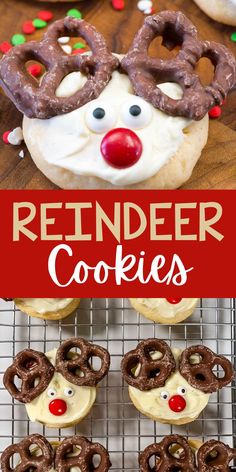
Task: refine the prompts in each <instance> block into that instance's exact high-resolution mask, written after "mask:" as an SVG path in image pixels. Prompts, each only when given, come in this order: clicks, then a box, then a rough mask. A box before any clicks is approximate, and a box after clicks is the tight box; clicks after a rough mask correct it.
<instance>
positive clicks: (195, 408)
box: [129, 349, 210, 422]
mask: <svg viewBox="0 0 236 472" xmlns="http://www.w3.org/2000/svg"><path fill="white" fill-rule="evenodd" d="M172 352H173V354H174V356H175V359H176V361H178V359H179V357H180V354H181V351H180V350H179V349H173V350H172ZM180 387H181V388H185V390H186V393H185V394H184V399H185V401H186V407H185V409H184V410H183V411H182V412H178V413H175V412H174V411H172V410H171V409H170V408H169V405H168V400H169V398H171V397H172V396H173V395H176V394H179V388H180ZM129 392H130V393H131V395H132V397H134V398H135V403H136V404H137V406H139V407H140V410H141V411H142V412H143V413H144V414H145V413H146V414H147V415H151V416H153V417H155V418H157V419H159V420H161V421H170V422H171V420H181V419H184V418H190V419H194V418H195V417H196V416H199V414H200V413H201V411H202V410H203V409H204V408H205V407H206V405H207V403H208V401H209V397H210V395H209V394H207V393H203V392H201V391H200V390H197V389H196V388H193V387H191V385H189V384H188V382H187V381H186V380H185V379H184V377H182V375H181V374H180V373H179V371H178V370H176V371H175V372H174V373H173V374H172V375H171V376H170V377H169V378H168V379H167V381H166V383H165V386H164V387H161V388H153V389H152V390H149V391H141V390H139V389H137V388H135V387H132V386H129ZM165 393H166V394H167V395H168V398H167V399H164V398H163V396H164V394H165Z"/></svg>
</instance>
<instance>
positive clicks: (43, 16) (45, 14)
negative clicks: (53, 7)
mask: <svg viewBox="0 0 236 472" xmlns="http://www.w3.org/2000/svg"><path fill="white" fill-rule="evenodd" d="M38 18H40V20H43V21H50V20H52V18H53V13H52V12H51V11H49V10H41V11H39V12H38Z"/></svg>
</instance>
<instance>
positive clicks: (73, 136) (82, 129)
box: [24, 71, 190, 186]
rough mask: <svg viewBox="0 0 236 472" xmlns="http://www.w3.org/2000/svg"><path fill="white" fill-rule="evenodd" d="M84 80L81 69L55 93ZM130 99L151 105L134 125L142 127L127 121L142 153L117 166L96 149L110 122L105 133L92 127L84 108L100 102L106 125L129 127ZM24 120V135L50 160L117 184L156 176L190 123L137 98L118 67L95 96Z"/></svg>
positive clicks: (171, 91)
mask: <svg viewBox="0 0 236 472" xmlns="http://www.w3.org/2000/svg"><path fill="white" fill-rule="evenodd" d="M85 81H86V79H85V78H84V77H83V76H82V75H81V74H80V72H73V73H71V74H69V75H68V76H67V77H65V78H64V79H63V81H62V82H61V84H60V86H59V88H58V89H57V96H60V97H66V96H69V95H72V94H73V93H74V92H75V91H76V90H78V89H80V88H81V87H82V86H83V84H84V83H85ZM159 87H160V88H161V90H163V92H165V93H166V94H167V95H169V96H170V97H172V98H174V99H178V98H181V96H182V90H181V88H180V87H179V86H178V85H177V84H173V83H165V84H162V85H159ZM131 100H132V103H133V104H135V103H136V102H137V103H139V104H140V103H141V104H142V107H143V108H144V109H145V110H149V111H148V112H145V116H146V115H147V114H148V117H147V116H146V118H148V119H147V123H146V125H145V126H144V125H143V127H142V128H140V127H139V126H138V128H140V129H136V128H137V127H136V126H135V125H133V126H131V123H130V129H132V130H135V132H136V134H137V135H138V137H139V138H140V139H141V141H142V145H143V152H142V154H141V157H140V159H139V160H138V161H137V162H136V163H135V164H134V165H132V166H131V167H127V168H124V169H116V168H114V167H111V166H110V165H109V164H108V163H107V162H106V161H105V160H104V158H103V157H102V154H101V151H100V146H101V141H102V139H103V137H104V136H105V133H106V131H108V127H107V126H106V127H105V132H103V131H102V130H101V132H100V133H99V132H98V131H97V129H95V131H91V129H89V127H91V123H90V120H88V113H89V109H90V108H91V107H92V108H93V109H94V108H95V107H96V106H99V104H101V103H105V105H106V107H107V110H109V112H108V113H109V119H110V128H109V130H110V129H113V128H114V126H115V127H117V128H127V127H128V126H129V124H126V123H125V122H124V112H123V110H124V108H126V107H127V104H129V103H130V101H131ZM125 116H126V114H125ZM86 117H87V118H86ZM149 118H150V120H149ZM24 120H25V121H24V125H25V126H27V127H28V130H30V131H29V132H28V133H27V134H28V136H29V138H28V139H30V142H31V146H32V147H34V146H35V147H36V148H37V149H38V151H39V153H40V155H41V156H42V158H43V159H44V160H45V161H46V162H47V163H48V164H53V165H56V166H59V167H61V168H63V169H66V170H69V171H71V172H73V173H74V174H77V175H82V176H95V177H99V178H101V179H104V180H105V181H108V182H111V183H112V184H113V185H117V186H123V185H132V184H135V183H137V182H140V181H142V180H145V179H148V178H150V177H152V176H153V175H155V174H156V173H157V172H158V171H159V169H160V168H161V167H162V166H163V165H164V164H166V163H167V162H168V161H169V159H171V157H173V156H174V155H175V154H176V152H177V150H178V149H179V147H180V146H181V145H182V143H183V141H184V133H183V130H184V128H186V127H187V126H188V125H189V124H190V120H188V119H185V118H181V117H176V118H175V117H171V116H168V115H166V114H165V113H163V112H161V111H159V110H157V109H155V108H154V107H152V105H149V104H148V103H146V102H145V101H144V100H143V99H141V98H139V97H138V98H137V99H136V98H135V96H134V95H133V93H132V87H131V83H130V81H129V79H128V77H127V76H126V75H125V74H120V73H119V72H118V71H115V72H114V73H113V75H112V79H111V81H110V82H109V84H108V85H107V86H106V88H105V90H104V91H103V92H102V93H101V95H100V97H99V98H98V99H97V100H93V101H92V102H90V103H88V104H87V105H84V106H82V107H81V108H78V109H77V110H74V111H73V112H71V113H68V114H65V115H62V116H56V117H53V118H51V119H48V120H38V119H29V118H27V117H24ZM125 121H127V120H126V118H125ZM144 122H145V121H144ZM108 125H109V123H108ZM91 128H92V129H93V130H94V128H93V127H91Z"/></svg>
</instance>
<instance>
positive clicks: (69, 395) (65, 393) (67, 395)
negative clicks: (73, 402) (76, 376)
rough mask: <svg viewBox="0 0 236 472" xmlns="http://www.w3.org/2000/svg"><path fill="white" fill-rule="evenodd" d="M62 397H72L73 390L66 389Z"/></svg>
mask: <svg viewBox="0 0 236 472" xmlns="http://www.w3.org/2000/svg"><path fill="white" fill-rule="evenodd" d="M64 395H65V396H66V397H73V395H74V390H73V388H71V387H66V388H65V390H64Z"/></svg>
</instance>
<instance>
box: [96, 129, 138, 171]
mask: <svg viewBox="0 0 236 472" xmlns="http://www.w3.org/2000/svg"><path fill="white" fill-rule="evenodd" d="M142 151H143V146H142V143H141V141H140V139H139V137H138V136H137V134H136V133H134V131H131V130H130V129H127V128H115V129H112V130H111V131H109V132H108V133H107V134H106V135H105V136H104V138H103V140H102V142H101V153H102V155H103V157H104V159H105V161H106V162H107V164H110V166H112V167H116V168H118V169H125V168H126V167H130V166H132V165H134V164H135V163H136V162H137V161H138V160H139V158H140V156H141V154H142Z"/></svg>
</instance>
